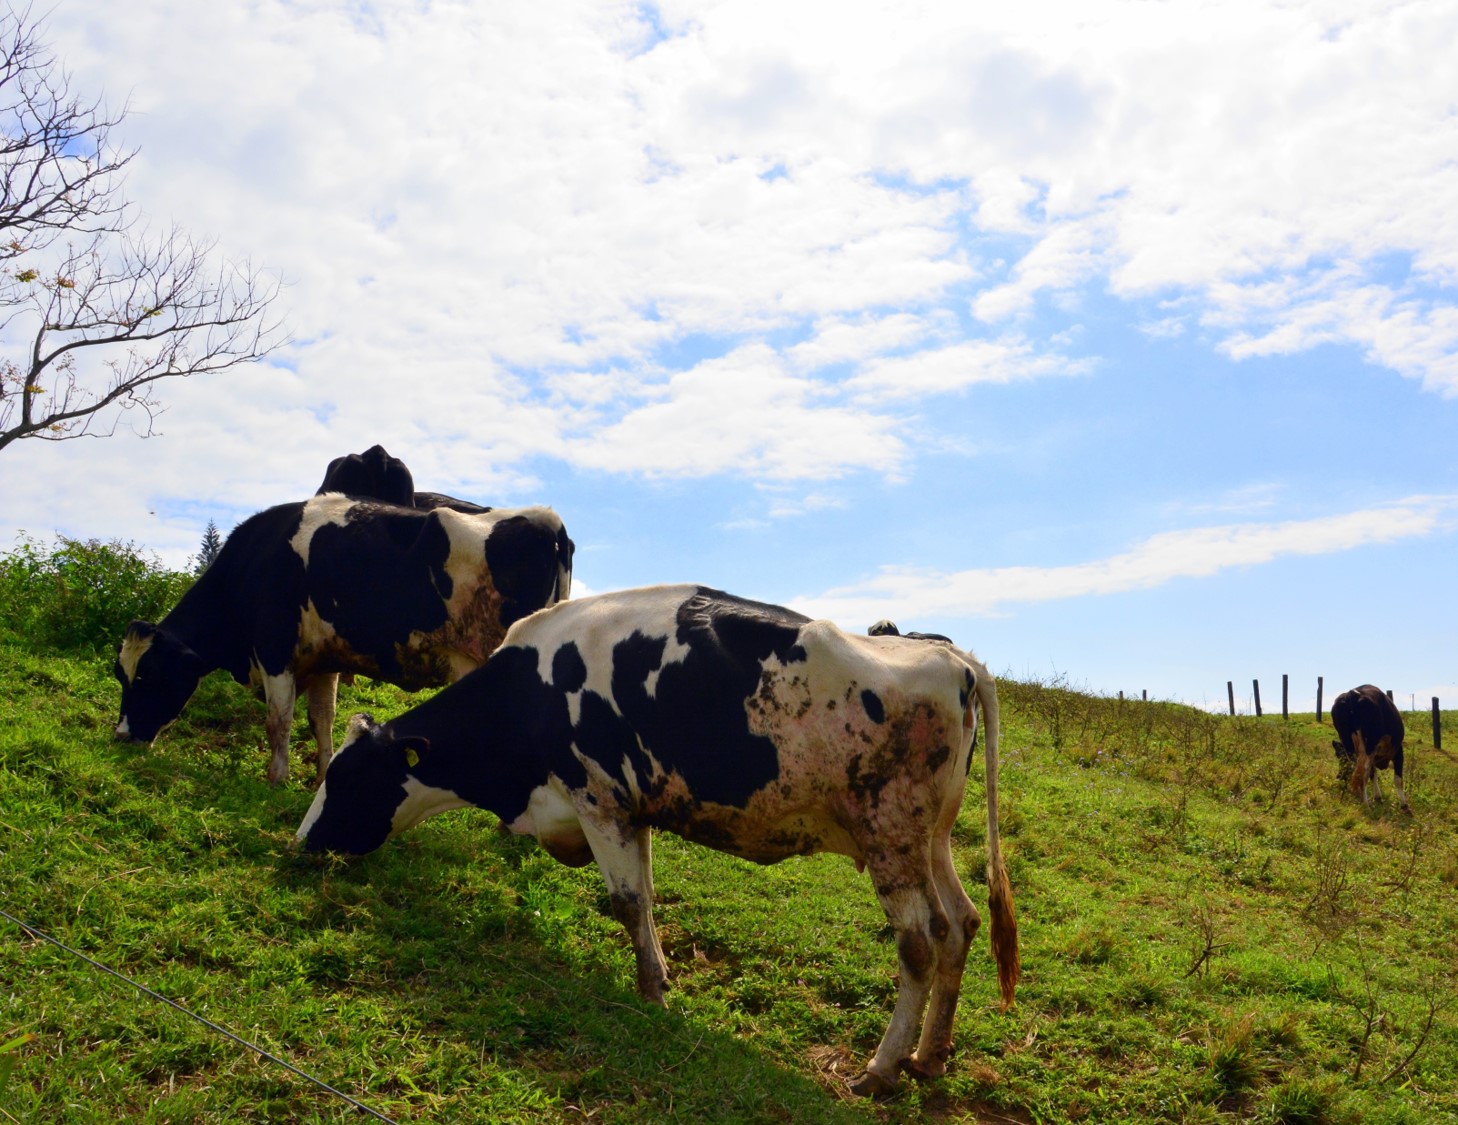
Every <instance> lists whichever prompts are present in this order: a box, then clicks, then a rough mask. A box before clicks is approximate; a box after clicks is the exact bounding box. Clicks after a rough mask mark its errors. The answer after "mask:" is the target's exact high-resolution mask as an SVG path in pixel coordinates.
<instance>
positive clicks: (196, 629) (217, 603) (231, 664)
mask: <svg viewBox="0 0 1458 1125" xmlns="http://www.w3.org/2000/svg"><path fill="white" fill-rule="evenodd" d="M226 594H227V579H226V578H225V577H224V576H223V574H221V573H220V572H219V569H218V568H217V567H216V565H214V566H211V567H209V568H208V569H207V570H205V571H203V572H202V574H201V575H199V576H198V579H197V581H196V582H194V583H193V584H192V586H191V587H189V588H188V591H187V593H185V594H183V595H182V597H181V598H180V599H178V602H177V604H176V605H175V606H173V607H172V610H171V611H170V612H169V613H168V614H167V616H166V617H164V618H162V620H161V621H159V622H158V623H157V625H158V627H159V628H161V629H165V630H166V631H167V632H169V633H171V634H172V635H173V636H175V637H176V638H177V639H178V640H180V641H182V643H183V644H185V645H187V647H188V648H190V649H192V651H193V652H195V653H197V655H198V656H199V657H201V658H202V660H203V662H204V663H205V664H206V665H207V667H208V670H209V671H211V670H212V669H214V668H227V669H228V670H229V671H230V672H232V673H233V674H234V676H237V675H238V672H239V670H240V668H241V671H242V673H243V675H242V676H241V677H240V678H241V679H244V680H246V679H247V678H248V657H247V653H246V652H242V653H241V660H240V659H239V656H240V654H239V653H237V652H235V651H234V650H235V649H239V648H240V647H246V646H240V645H239V644H238V643H237V642H239V641H241V640H242V637H241V636H240V635H237V630H235V629H233V628H230V627H229V625H228V624H227V605H226Z"/></svg>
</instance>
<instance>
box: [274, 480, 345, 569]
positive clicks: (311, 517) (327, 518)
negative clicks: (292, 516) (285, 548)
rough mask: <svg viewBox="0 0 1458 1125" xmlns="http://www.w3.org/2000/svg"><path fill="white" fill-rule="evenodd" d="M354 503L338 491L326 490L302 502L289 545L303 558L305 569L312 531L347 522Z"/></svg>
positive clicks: (312, 535)
mask: <svg viewBox="0 0 1458 1125" xmlns="http://www.w3.org/2000/svg"><path fill="white" fill-rule="evenodd" d="M354 504H355V501H353V500H351V499H350V498H349V497H348V496H343V495H341V494H340V493H338V492H326V493H324V495H322V496H315V497H314V498H313V499H312V500H309V501H307V502H306V503H305V504H304V512H303V517H302V518H301V519H300V521H299V530H298V531H296V532H294V537H293V538H292V539H290V540H289V546H290V547H292V548H293V549H294V553H295V554H296V555H298V556H299V558H301V559H303V560H304V567H305V568H306V569H307V568H308V565H309V547H310V546H311V545H312V544H313V542H314V533H315V532H317V531H318V530H319V529H320V528H321V527H325V526H327V525H329V524H337V525H339V526H341V527H342V526H344V524H346V523H348V522H349V520H348V518H347V517H348V514H349V509H350V508H352V507H354Z"/></svg>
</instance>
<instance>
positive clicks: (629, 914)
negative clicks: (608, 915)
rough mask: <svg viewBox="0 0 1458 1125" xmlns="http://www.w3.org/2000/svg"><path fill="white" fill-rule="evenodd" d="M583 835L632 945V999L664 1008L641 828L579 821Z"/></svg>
mask: <svg viewBox="0 0 1458 1125" xmlns="http://www.w3.org/2000/svg"><path fill="white" fill-rule="evenodd" d="M582 831H583V835H585V836H586V837H587V845H588V847H590V848H591V849H592V856H593V858H594V859H595V860H597V867H598V870H599V871H601V872H602V877H603V881H604V882H605V883H606V884H607V890H608V901H609V902H610V903H611V904H612V908H613V917H614V918H616V919H617V920H618V921H619V922H621V923H622V925H623V928H624V929H625V930H627V931H628V938H629V940H630V941H631V942H632V943H633V957H634V960H635V962H636V964H637V976H638V981H637V983H638V995H640V996H642V997H643V999H644V1000H647V1001H648V1002H649V1003H650V1004H657V1005H658V1006H659V1007H664V1006H666V1005H665V1002H664V993H665V992H667V991H668V962H667V961H666V960H665V959H664V956H663V947H662V946H661V945H660V944H659V942H658V931H657V929H656V927H655V926H654V925H653V876H652V870H651V867H650V864H651V863H652V852H651V845H650V841H649V835H648V829H647V828H631V827H628V826H627V825H622V826H619V825H615V824H614V825H607V826H599V825H594V824H592V823H590V822H589V821H587V820H586V819H584V820H583V821H582Z"/></svg>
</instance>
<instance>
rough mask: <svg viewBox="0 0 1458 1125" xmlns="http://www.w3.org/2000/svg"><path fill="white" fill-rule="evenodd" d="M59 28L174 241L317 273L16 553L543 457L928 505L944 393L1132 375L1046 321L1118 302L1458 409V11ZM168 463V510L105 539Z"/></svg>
mask: <svg viewBox="0 0 1458 1125" xmlns="http://www.w3.org/2000/svg"><path fill="white" fill-rule="evenodd" d="M361 13H368V14H367V15H366V14H361ZM48 28H49V32H48V36H49V38H50V40H51V41H52V42H53V44H54V46H55V47H56V49H57V51H58V53H59V55H60V56H61V57H62V58H63V59H64V60H65V61H66V63H67V65H68V67H69V68H70V70H71V71H72V73H73V75H74V76H75V78H76V82H77V84H78V88H80V89H81V90H82V92H92V91H101V90H105V92H106V93H107V95H108V97H109V98H110V100H111V101H112V103H113V104H120V103H121V102H123V101H126V102H128V103H129V105H130V107H131V114H130V116H129V118H128V120H127V122H126V125H125V128H124V129H123V130H122V131H121V132H120V133H119V139H121V140H122V141H124V143H127V144H129V145H130V144H135V145H138V146H140V149H141V155H140V156H139V157H138V159H137V161H136V163H135V165H134V166H133V168H132V170H131V175H130V177H129V180H128V185H127V190H128V194H129V195H130V196H131V198H133V199H134V200H135V201H136V203H137V205H138V207H139V209H140V210H141V212H142V213H144V214H146V215H147V216H149V217H150V218H151V219H152V220H153V221H155V222H158V223H162V224H165V223H166V222H168V221H169V220H174V219H175V220H177V221H178V222H180V223H181V224H182V225H183V226H184V227H186V228H188V229H190V230H192V231H194V232H196V233H197V234H199V235H208V234H216V235H217V236H219V238H220V239H221V241H222V243H223V245H224V247H225V248H226V249H229V250H230V251H231V252H232V253H234V254H238V255H244V254H246V255H248V256H250V257H251V258H252V259H253V260H254V261H256V262H259V263H262V264H265V265H267V266H270V267H272V268H275V269H277V270H278V271H279V272H280V273H281V274H282V275H283V276H284V277H285V278H286V280H287V282H288V287H287V289H286V290H285V292H284V296H283V299H282V306H284V307H286V308H287V310H288V313H289V319H290V323H291V327H292V329H293V331H294V333H295V335H296V337H297V338H298V340H299V341H300V343H299V344H298V345H296V346H295V347H294V348H293V349H291V351H290V352H289V354H288V355H287V357H286V358H287V359H288V361H289V362H290V363H291V364H292V365H293V367H294V368H295V371H296V374H293V375H277V374H273V373H268V372H261V373H254V374H247V375H243V376H240V377H239V378H238V379H236V380H234V379H231V378H229V379H209V380H193V381H190V382H189V383H188V384H186V385H185V387H178V388H176V390H175V391H170V392H169V398H170V401H172V402H173V403H174V409H173V412H172V413H171V414H170V415H169V416H167V417H166V418H165V419H164V423H165V424H164V427H163V428H164V429H166V430H167V431H168V434H169V437H168V444H167V447H166V448H165V449H164V448H162V447H161V444H162V443H156V444H154V445H151V446H147V447H145V449H138V448H136V447H134V446H129V447H128V448H126V449H123V450H111V449H103V448H102V443H87V445H86V446H85V447H84V452H82V453H77V452H74V451H73V452H70V453H69V454H68V456H69V457H70V458H71V459H72V460H76V459H78V458H79V459H83V463H82V464H81V465H80V466H79V467H78V468H77V469H76V470H75V472H76V473H77V478H78V485H77V487H76V488H75V489H74V490H72V491H71V492H68V493H66V494H65V495H62V496H59V497H58V496H57V495H56V494H55V493H54V492H52V493H51V495H50V497H49V498H48V499H47V501H46V502H45V503H41V502H40V501H36V503H35V505H34V507H33V508H32V507H31V506H30V501H28V500H26V501H21V502H18V503H17V504H16V505H15V506H13V507H11V508H10V509H9V510H8V511H7V513H6V525H7V526H11V525H13V523H14V522H18V521H21V520H24V521H26V522H27V523H29V524H30V525H31V526H37V525H38V521H42V520H54V521H57V522H68V521H70V522H80V521H81V520H82V519H83V518H85V519H96V520H97V521H98V522H100V523H105V522H106V521H108V520H111V519H113V518H115V519H116V520H118V521H120V522H122V523H123V524H125V523H126V521H127V520H128V519H130V526H137V525H138V524H139V523H140V522H141V521H142V518H143V514H144V513H145V512H146V511H148V510H151V509H150V508H148V507H146V506H145V505H148V504H150V505H152V507H155V506H156V504H157V503H159V502H171V503H178V504H190V503H195V502H197V501H198V498H199V497H209V498H211V497H219V496H220V497H223V498H225V502H226V503H228V504H230V505H239V506H244V505H247V504H252V503H255V502H258V501H261V500H271V499H276V498H278V497H279V496H280V495H292V494H293V493H294V492H295V490H296V488H297V485H296V484H295V483H294V482H297V481H299V480H308V481H310V483H311V485H312V478H316V477H317V475H318V473H319V472H320V471H321V470H320V469H319V468H318V467H316V466H322V464H323V463H324V462H325V461H327V460H328V458H329V457H331V456H334V455H336V454H337V453H339V452H342V451H344V450H347V449H351V448H363V447H364V446H365V445H368V444H370V443H372V442H374V441H385V443H386V444H387V445H390V444H391V443H394V444H396V445H399V446H402V447H409V448H425V449H428V450H429V452H427V453H424V454H420V455H417V456H418V457H420V456H423V457H425V458H426V459H427V460H434V461H436V462H437V464H436V465H434V466H433V468H432V469H431V476H432V479H442V478H448V479H450V480H458V481H459V483H460V486H461V487H462V488H463V489H472V490H475V489H480V490H481V491H482V492H494V493H499V494H503V495H498V496H494V497H492V498H493V499H502V498H504V496H505V495H517V494H521V493H525V492H529V491H530V490H531V488H532V487H533V480H534V478H533V477H532V475H531V472H530V470H529V469H528V468H526V467H525V465H526V463H527V462H528V461H529V460H530V459H532V458H534V457H542V456H545V457H552V458H561V459H565V460H567V461H569V462H570V463H572V464H574V465H579V466H583V467H586V468H592V469H598V470H602V471H609V472H615V473H644V474H649V475H672V474H683V475H690V476H695V475H704V474H718V473H738V474H743V475H745V476H749V477H762V478H764V479H770V480H798V481H808V480H814V479H835V478H837V477H841V476H843V475H844V474H847V473H850V472H854V471H866V472H872V473H881V474H888V475H895V474H901V473H905V472H906V471H907V468H908V464H909V458H910V457H911V456H913V453H914V450H913V448H912V447H911V446H910V445H908V444H907V443H906V442H905V440H904V439H903V438H901V437H900V436H898V427H899V426H901V425H904V424H905V421H906V419H908V418H912V417H915V418H916V419H917V422H918V425H921V424H924V423H926V421H927V419H928V418H930V419H931V422H932V423H933V424H934V422H935V415H934V413H933V411H932V409H931V407H930V405H929V404H924V403H923V402H922V401H921V400H923V399H925V398H926V397H927V396H932V395H938V394H944V393H946V392H947V391H949V390H957V389H960V388H965V387H968V386H972V385H974V384H986V383H989V382H991V383H996V382H999V381H1005V380H1009V379H1029V378H1039V377H1045V376H1048V375H1053V374H1067V373H1070V372H1078V371H1087V370H1094V369H1095V367H1094V366H1093V365H1094V364H1095V363H1096V361H1097V358H1098V357H1084V356H1077V355H1069V356H1067V357H1065V356H1061V355H1059V354H1057V353H1056V351H1055V350H1054V349H1055V348H1057V347H1059V345H1057V344H1056V343H1050V342H1049V341H1048V340H1047V339H1036V338H1033V337H1032V336H1031V335H1025V334H1026V333H1030V331H1031V330H1030V329H1028V328H1027V327H1026V326H1027V324H1028V321H1027V320H1026V319H1017V318H1021V317H1026V314H1028V313H1029V312H1030V311H1031V310H1035V309H1037V308H1038V307H1039V303H1040V302H1041V301H1044V300H1048V299H1052V300H1053V301H1054V302H1055V303H1057V302H1062V304H1063V306H1065V307H1068V308H1078V307H1079V305H1078V302H1079V300H1080V298H1081V297H1082V296H1083V295H1085V294H1087V293H1089V292H1095V293H1099V294H1108V295H1111V296H1112V297H1113V298H1114V299H1115V300H1116V301H1117V300H1130V301H1135V302H1138V303H1140V305H1141V307H1142V305H1143V303H1144V302H1146V301H1148V300H1150V299H1159V300H1162V301H1174V302H1177V303H1178V310H1179V317H1180V318H1181V321H1173V320H1171V319H1169V318H1166V319H1165V320H1162V321H1153V322H1148V321H1147V317H1145V315H1144V313H1143V312H1142V311H1141V312H1140V313H1139V319H1140V320H1144V321H1146V329H1147V330H1149V331H1152V332H1154V333H1155V334H1156V335H1157V334H1160V333H1172V332H1174V331H1175V330H1176V328H1177V327H1178V325H1179V323H1180V322H1184V323H1188V324H1190V325H1194V324H1197V323H1198V324H1201V325H1202V326H1203V327H1204V328H1205V329H1206V331H1207V333H1208V334H1209V336H1210V338H1212V339H1214V340H1215V341H1216V342H1217V343H1218V344H1219V345H1220V346H1221V347H1222V348H1223V349H1224V353H1225V354H1226V355H1227V356H1230V357H1235V358H1239V357H1242V356H1254V355H1273V354H1288V353H1291V352H1295V351H1299V350H1303V349H1309V348H1311V347H1313V346H1315V345H1317V344H1320V343H1336V344H1339V345H1343V346H1348V347H1353V348H1356V349H1359V350H1360V351H1361V352H1362V354H1364V355H1365V356H1367V357H1368V358H1369V359H1370V360H1371V361H1372V362H1374V363H1377V364H1382V365H1385V366H1387V367H1390V368H1392V369H1393V370H1396V371H1399V372H1401V373H1402V374H1404V375H1407V376H1409V377H1412V378H1414V379H1419V380H1421V381H1422V383H1423V385H1424V386H1425V387H1427V388H1428V389H1430V390H1434V391H1439V392H1442V393H1445V394H1449V395H1452V394H1458V358H1455V357H1458V314H1455V311H1454V301H1453V299H1452V298H1453V286H1454V285H1455V284H1458V219H1455V217H1454V210H1453V207H1452V202H1451V201H1452V199H1453V198H1455V196H1458V131H1455V130H1454V129H1452V128H1451V106H1452V105H1453V104H1454V101H1455V99H1458V68H1454V67H1452V66H1449V65H1447V63H1448V59H1447V54H1448V52H1447V49H1446V45H1447V44H1449V43H1451V42H1453V41H1454V39H1455V38H1458V9H1455V8H1454V6H1453V5H1451V4H1448V3H1444V2H1442V0H1415V2H1413V3H1406V4H1387V3H1383V4H1368V3H1350V4H1339V5H1336V6H1328V7H1313V6H1309V5H1307V6H1303V5H1290V4H1282V3H1264V2H1257V0H1242V2H1240V3H1238V4H1236V5H1234V6H1230V5H1225V6H1214V7H1204V8H1200V7H1191V6H1188V5H1169V6H1159V5H1153V6H1151V5H1148V4H1142V3H1126V2H1124V0H1091V2H1088V3H1079V4H1069V3H1054V2H1036V0H1035V2H1030V3H1027V4H1020V5H1002V6H987V5H948V4H931V3H917V4H906V5H898V6H895V7H892V8H887V7H884V6H871V5H867V6H863V7H857V6H855V5H852V7H851V8H850V9H846V8H844V7H843V6H842V7H837V8H831V7H829V6H827V5H824V4H819V3H810V2H799V0H776V2H774V3H769V2H768V0H763V2H760V0H744V2H742V3H736V4H720V5H714V6H705V5H700V4H697V3H693V4H689V3H682V4H681V3H679V2H678V0H673V2H670V3H665V4H662V5H659V6H658V7H657V8H656V9H652V10H650V9H647V8H644V7H643V6H641V5H638V4H636V3H618V4H597V3H581V2H575V0H533V2H531V3H527V2H526V0H506V2H502V3H494V4H490V5H480V4H471V3H466V2H464V0H444V2H441V3H435V4H432V5H430V6H429V8H428V10H427V9H423V8H421V7H420V6H418V5H413V4H401V5H383V6H374V7H369V8H366V9H361V8H360V7H359V5H357V4H354V3H349V2H346V0H319V2H318V3H314V4H310V5H304V6H300V5H298V4H295V3H290V2H286V0H258V2H257V3H254V4H250V5H248V6H246V7H240V6H238V5H227V4H197V3H192V2H189V0H135V2H134V3H128V4H126V5H117V4H114V3H110V2H103V0H59V2H58V3H57V4H56V6H55V7H54V9H53V11H52V14H51V15H50V16H49V21H48ZM660 34H662V35H664V36H666V37H663V38H660ZM969 312H971V313H972V314H973V315H974V316H975V317H978V318H981V319H982V320H983V321H984V322H992V323H997V324H999V325H1002V324H1006V323H1009V322H1015V323H1016V324H1017V331H1018V333H1021V334H1019V335H1006V336H1004V337H1002V338H999V339H994V340H990V341H989V340H981V339H979V338H978V337H979V336H980V335H982V333H983V330H982V329H979V328H977V327H976V326H972V327H968V325H967V318H968V314H969ZM807 331H808V332H809V333H810V335H809V336H808V338H806V336H805V334H806V332H807ZM701 338H703V339H708V340H710V341H712V343H711V344H710V345H706V346H704V347H703V348H698V349H696V348H694V347H690V346H686V345H687V344H690V343H692V342H693V341H696V340H699V339H701ZM789 340H793V341H800V342H798V343H781V342H782V341H789ZM725 353H728V354H729V355H731V356H733V357H737V358H734V359H732V360H731V359H729V358H728V357H727V356H726V358H725V359H723V360H711V361H708V362H704V361H703V360H702V356H703V355H705V354H709V355H724V354H725ZM666 354H675V355H681V358H678V359H675V360H672V361H670V360H666V359H665V358H664V355H666ZM750 357H752V360H751V358H750ZM842 364H844V365H851V367H852V371H851V373H850V376H849V380H850V381H849V382H848V383H847V382H845V372H844V371H840V370H838V369H837V368H838V365H842ZM831 379H837V380H841V383H840V384H839V385H837V384H835V383H831V382H830V381H829V380H831ZM857 396H859V397H857ZM893 400H894V401H895V403H896V404H897V406H898V408H900V409H902V410H904V411H905V414H902V415H897V416H892V415H890V414H889V413H887V412H886V411H885V409H883V408H882V406H881V404H883V403H885V402H888V401H893ZM426 435H430V437H431V438H432V439H434V443H432V441H429V440H422V438H424V437H425V436H426ZM265 444H266V445H267V447H268V448H267V453H268V456H266V457H264V456H262V455H261V447H262V446H264V445H265ZM458 447H459V448H464V449H466V450H468V453H467V454H465V455H462V454H459V453H455V452H453V451H454V450H455V449H456V448H458ZM934 447H936V442H935V441H930V442H927V443H926V444H925V445H923V444H921V443H918V444H917V445H916V447H915V448H917V449H920V448H934ZM70 448H71V449H73V450H74V449H75V448H77V447H70ZM9 456H12V454H7V457H9ZM250 459H251V460H252V461H254V462H256V463H257V464H256V465H254V467H252V468H251V469H249V471H247V472H244V471H243V470H242V466H244V465H246V464H249V462H250ZM19 460H20V458H18V457H17V462H19ZM25 461H26V464H34V465H40V464H45V465H48V466H49V465H51V464H53V463H54V462H53V461H52V460H51V459H50V458H49V457H48V456H45V455H39V454H37V455H34V456H33V457H32V455H27V457H26V459H25ZM58 471H60V472H63V473H64V472H69V471H71V470H70V469H69V467H68V468H66V469H59V470H58ZM128 471H132V472H145V476H146V479H147V480H148V482H149V483H148V498H146V499H144V498H142V497H140V496H137V497H136V498H135V499H134V500H132V501H131V502H130V505H129V506H128V505H127V504H126V503H125V502H124V501H120V500H119V501H118V504H120V509H119V510H118V511H115V512H114V511H110V510H109V511H107V512H101V513H98V512H94V511H93V510H92V508H91V503H90V501H89V500H88V499H87V497H88V495H89V492H88V489H87V482H88V481H90V480H92V479H94V478H97V477H100V476H103V475H108V474H114V473H117V472H121V473H126V472H128ZM436 474H439V476H437V475H436Z"/></svg>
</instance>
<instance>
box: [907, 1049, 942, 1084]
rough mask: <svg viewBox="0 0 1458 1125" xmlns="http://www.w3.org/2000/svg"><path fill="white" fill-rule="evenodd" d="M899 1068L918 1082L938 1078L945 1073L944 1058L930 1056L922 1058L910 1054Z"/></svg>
mask: <svg viewBox="0 0 1458 1125" xmlns="http://www.w3.org/2000/svg"><path fill="white" fill-rule="evenodd" d="M901 1069H902V1070H904V1071H906V1073H907V1074H909V1075H911V1077H913V1078H915V1079H916V1080H917V1081H918V1082H926V1081H928V1080H930V1079H932V1078H940V1077H941V1076H942V1075H944V1074H946V1073H947V1063H946V1060H945V1059H938V1058H931V1059H926V1060H922V1059H919V1058H917V1057H916V1056H915V1055H912V1056H911V1058H909V1059H907V1060H906V1061H905V1062H904V1063H902V1064H901Z"/></svg>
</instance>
